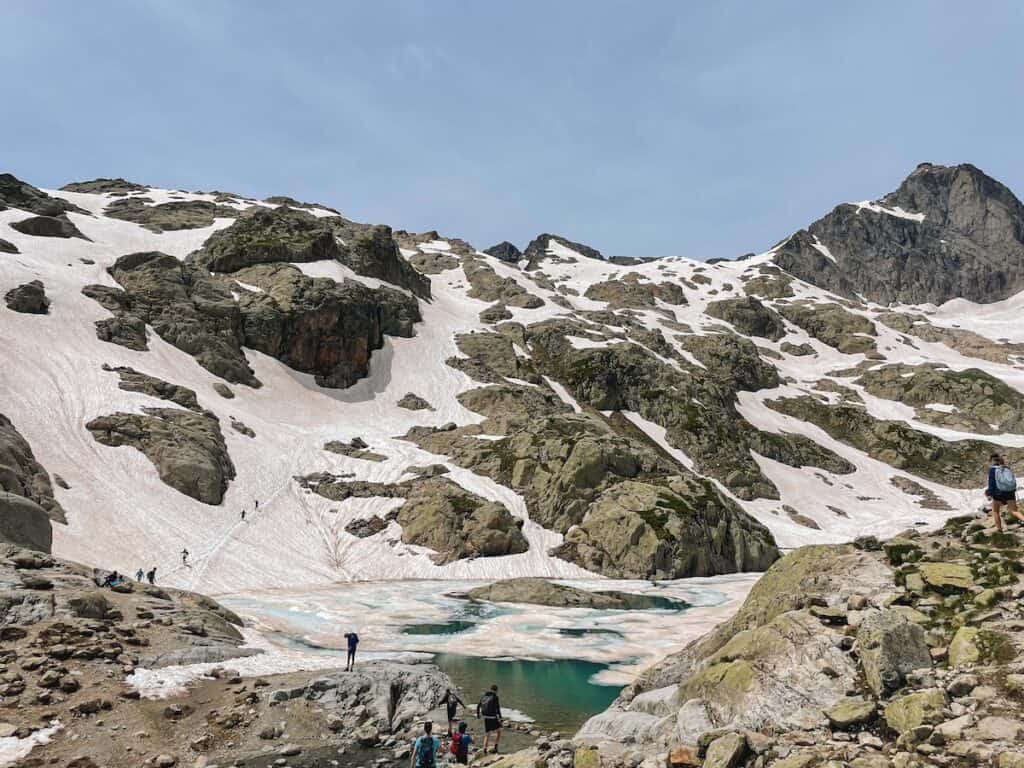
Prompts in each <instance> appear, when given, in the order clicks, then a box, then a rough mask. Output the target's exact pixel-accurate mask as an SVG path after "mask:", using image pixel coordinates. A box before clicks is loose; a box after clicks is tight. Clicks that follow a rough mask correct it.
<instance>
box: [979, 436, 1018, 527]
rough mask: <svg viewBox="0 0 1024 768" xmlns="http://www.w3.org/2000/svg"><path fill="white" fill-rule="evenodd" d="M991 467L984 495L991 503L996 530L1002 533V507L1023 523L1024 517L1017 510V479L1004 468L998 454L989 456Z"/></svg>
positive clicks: (1004, 463)
mask: <svg viewBox="0 0 1024 768" xmlns="http://www.w3.org/2000/svg"><path fill="white" fill-rule="evenodd" d="M989 462H990V463H991V466H990V467H989V468H988V488H986V489H985V495H986V496H987V497H988V498H989V499H990V500H991V501H992V517H993V519H994V521H995V524H996V530H997V531H998V532H999V533H1002V532H1003V515H1002V509H1003V506H1004V505H1005V506H1006V509H1007V510H1008V511H1009V512H1010V514H1011V515H1013V516H1014V517H1015V518H1017V519H1018V520H1020V521H1021V522H1024V515H1022V514H1021V513H1020V511H1019V510H1018V509H1017V478H1015V477H1014V476H1013V470H1011V469H1010V468H1009V467H1008V466H1006V462H1005V461H1003V457H1002V456H1000V455H999V454H998V453H993V454H992V455H991V456H989Z"/></svg>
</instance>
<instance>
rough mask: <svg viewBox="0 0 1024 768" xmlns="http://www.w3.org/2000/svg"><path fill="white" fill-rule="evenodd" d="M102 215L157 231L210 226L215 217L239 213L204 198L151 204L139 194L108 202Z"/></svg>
mask: <svg viewBox="0 0 1024 768" xmlns="http://www.w3.org/2000/svg"><path fill="white" fill-rule="evenodd" d="M103 215H104V216H109V217H110V218H112V219H121V220H122V221H131V222H134V223H136V224H140V225H141V226H143V227H145V228H146V229H148V230H149V231H151V232H156V233H160V232H173V231H174V230H178V229H199V228H200V227H209V226H211V225H212V224H213V222H214V220H215V219H216V218H218V217H220V218H232V219H233V218H235V217H237V216H238V215H239V212H238V209H236V208H232V207H230V206H227V205H217V204H216V203H211V202H208V201H206V200H171V201H169V202H166V203H159V204H156V205H153V204H150V203H147V202H146V201H144V200H142V199H140V198H138V197H125V198H121V199H120V200H114V201H113V202H112V203H110V205H108V206H107V207H106V208H105V209H104V211H103Z"/></svg>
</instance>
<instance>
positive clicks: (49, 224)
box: [11, 216, 89, 240]
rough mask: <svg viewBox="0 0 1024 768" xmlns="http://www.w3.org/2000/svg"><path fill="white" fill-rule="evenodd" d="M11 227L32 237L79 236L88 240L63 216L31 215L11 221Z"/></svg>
mask: <svg viewBox="0 0 1024 768" xmlns="http://www.w3.org/2000/svg"><path fill="white" fill-rule="evenodd" d="M11 229H13V230H15V231H17V232H21V234H23V235H32V236H33V237H64V238H67V237H80V238H81V239H83V240H88V239H89V238H87V237H86V236H85V235H83V234H82V233H81V232H79V231H78V227H76V226H75V225H74V224H72V223H71V222H70V221H69V220H68V219H67V217H65V216H33V217H31V218H28V219H22V220H21V221H12V222H11Z"/></svg>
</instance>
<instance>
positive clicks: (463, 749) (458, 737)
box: [451, 720, 473, 765]
mask: <svg viewBox="0 0 1024 768" xmlns="http://www.w3.org/2000/svg"><path fill="white" fill-rule="evenodd" d="M468 730H469V726H468V725H466V721H465V720H463V721H462V722H460V723H459V730H458V732H457V733H455V734H454V735H453V736H452V746H451V752H452V754H453V755H455V762H456V763H461V764H462V765H467V764H468V763H469V745H470V744H472V743H473V737H472V736H470V735H469V734H468V733H466V731H468Z"/></svg>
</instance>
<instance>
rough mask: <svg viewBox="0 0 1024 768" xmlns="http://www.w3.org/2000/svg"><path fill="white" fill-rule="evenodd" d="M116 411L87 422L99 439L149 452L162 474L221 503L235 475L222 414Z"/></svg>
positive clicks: (193, 494)
mask: <svg viewBox="0 0 1024 768" xmlns="http://www.w3.org/2000/svg"><path fill="white" fill-rule="evenodd" d="M143 411H144V414H137V413H114V414H111V415H109V416H100V417H99V418H96V419H93V420H92V421H90V422H89V423H88V424H86V425H85V427H86V429H88V430H89V431H90V432H91V433H92V436H93V437H94V438H95V439H96V441H97V442H99V443H102V444H103V445H109V446H113V447H117V446H121V445H130V446H132V447H133V448H136V449H137V450H139V451H141V452H142V453H144V454H145V455H146V458H148V459H149V460H150V461H151V462H152V463H153V466H155V467H156V470H157V472H158V473H159V475H160V479H161V480H163V481H164V482H165V483H167V485H169V486H171V487H172V488H174V489H176V490H178V491H181V492H182V493H184V494H185V495H186V496H191V497H192V498H194V499H196V500H198V501H201V502H203V503H205V504H220V502H221V500H222V499H223V498H224V492H225V491H226V490H227V487H228V482H229V481H230V480H232V479H233V478H234V476H235V466H234V464H232V463H231V457H230V456H229V455H228V451H227V446H226V445H225V444H224V435H223V434H222V433H221V430H220V424H219V422H218V421H217V419H216V418H215V417H214V416H212V415H209V414H206V413H194V412H192V411H182V410H179V409H176V408H144V409H143Z"/></svg>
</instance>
